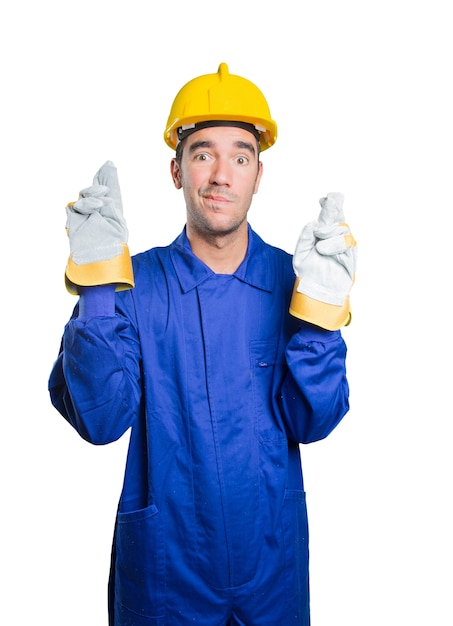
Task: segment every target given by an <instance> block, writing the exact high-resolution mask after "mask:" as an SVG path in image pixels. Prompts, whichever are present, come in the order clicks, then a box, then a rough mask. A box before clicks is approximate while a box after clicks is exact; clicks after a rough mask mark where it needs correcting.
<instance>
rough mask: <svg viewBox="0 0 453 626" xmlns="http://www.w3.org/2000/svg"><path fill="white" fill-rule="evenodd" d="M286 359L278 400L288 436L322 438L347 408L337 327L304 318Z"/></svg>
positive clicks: (343, 356) (310, 439) (343, 348)
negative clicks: (309, 321)
mask: <svg viewBox="0 0 453 626" xmlns="http://www.w3.org/2000/svg"><path fill="white" fill-rule="evenodd" d="M286 361H287V365H288V368H289V372H288V374H287V376H286V377H285V380H284V381H283V385H282V387H281V393H280V397H279V402H280V409H281V412H282V415H283V418H284V421H285V426H286V429H287V434H288V437H289V438H290V439H293V440H294V441H296V442H298V443H310V442H313V441H318V440H320V439H324V438H325V437H327V435H329V434H330V433H331V432H332V430H333V429H334V428H335V427H336V426H337V424H338V423H339V422H340V420H341V419H342V418H343V416H344V415H345V414H346V413H347V412H348V410H349V386H348V382H347V378H346V364H345V361H346V344H345V342H344V340H343V338H342V336H341V333H340V331H326V330H324V329H322V328H318V327H317V326H313V325H311V324H307V323H305V322H304V323H303V324H302V327H301V329H300V330H299V331H298V332H297V333H295V334H294V335H293V337H292V338H291V340H290V342H289V344H288V346H287V350H286Z"/></svg>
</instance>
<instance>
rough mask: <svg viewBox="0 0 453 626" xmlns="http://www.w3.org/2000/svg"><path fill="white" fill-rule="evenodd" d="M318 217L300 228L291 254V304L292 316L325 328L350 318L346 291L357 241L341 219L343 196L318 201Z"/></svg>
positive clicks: (343, 324) (332, 328)
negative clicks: (319, 210)
mask: <svg viewBox="0 0 453 626" xmlns="http://www.w3.org/2000/svg"><path fill="white" fill-rule="evenodd" d="M320 205H321V212H320V214H319V217H318V219H317V220H315V221H313V222H310V223H309V224H307V225H306V226H305V228H304V229H303V231H302V233H301V235H300V237H299V240H298V242H297V245H296V251H295V253H294V256H293V267H294V271H295V273H296V276H297V279H296V284H295V286H294V291H293V296H292V299H291V304H290V313H291V314H292V315H294V316H295V317H298V318H300V319H303V320H305V321H307V322H310V323H312V324H316V325H317V326H320V327H322V328H325V329H327V330H337V329H339V328H341V327H342V326H346V325H348V324H349V323H350V321H351V310H350V305H349V292H350V290H351V287H352V285H353V283H354V277H355V271H356V255H357V248H356V242H355V240H354V238H353V236H352V234H351V231H350V230H349V226H348V225H347V224H346V223H345V222H344V213H343V195H342V194H340V193H329V194H327V197H325V198H321V200H320Z"/></svg>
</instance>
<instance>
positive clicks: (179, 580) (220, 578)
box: [49, 63, 356, 626]
mask: <svg viewBox="0 0 453 626" xmlns="http://www.w3.org/2000/svg"><path fill="white" fill-rule="evenodd" d="M276 138H277V126H276V123H275V121H273V119H272V117H271V114H270V110H269V107H268V104H267V102H266V100H265V98H264V96H263V94H262V93H261V91H260V90H259V89H258V88H257V87H256V85H254V84H253V83H251V82H250V81H248V80H246V79H245V78H242V77H240V76H236V75H233V74H230V73H229V70H228V67H227V65H226V64H224V63H222V64H221V65H220V67H219V69H218V72H217V73H215V74H208V75H204V76H199V77H197V78H195V79H193V80H191V81H190V82H189V83H187V84H186V85H184V87H183V88H182V89H181V90H180V91H179V93H178V94H177V96H176V98H175V100H174V103H173V106H172V108H171V112H170V115H169V118H168V123H167V125H166V128H165V132H164V139H165V141H166V143H167V144H168V145H169V146H170V148H171V149H172V150H174V151H175V155H174V157H173V158H172V160H171V176H172V180H173V183H174V185H175V186H176V188H177V189H182V190H183V194H184V199H185V204H186V215H187V219H186V224H185V226H184V228H183V230H182V232H181V234H180V235H179V236H178V237H177V239H176V240H175V241H174V242H173V243H171V244H170V245H168V246H166V247H160V248H154V249H151V250H148V251H147V252H143V253H141V254H137V255H135V256H134V257H133V258H132V260H131V258H130V255H129V251H128V246H127V227H126V223H125V221H124V217H123V211H122V202H121V193H120V188H119V184H118V179H117V172H116V169H115V167H114V165H113V163H111V162H109V161H108V162H107V163H105V164H104V166H102V167H101V169H100V170H99V171H98V173H97V174H96V176H95V178H94V181H93V185H92V186H90V187H88V188H86V189H84V190H83V191H81V192H80V197H79V200H78V201H76V202H75V203H71V204H70V205H68V207H67V218H68V219H67V232H68V235H69V243H70V257H69V261H68V265H67V268H66V274H65V278H66V286H67V288H68V290H69V291H70V292H71V293H74V294H77V295H78V296H79V298H78V302H77V305H76V307H75V309H74V313H73V316H72V318H71V320H70V321H69V323H68V324H67V325H66V327H65V330H64V335H63V339H62V344H61V351H60V354H59V356H58V359H57V360H56V362H55V364H54V367H53V370H52V373H51V376H50V381H49V390H50V394H51V399H52V402H53V404H54V406H55V407H56V408H57V409H58V411H59V412H60V413H61V414H62V415H63V416H64V417H65V418H66V419H67V420H68V421H69V423H70V424H72V426H73V427H74V428H75V429H76V430H77V432H78V433H79V434H80V436H81V437H83V438H84V439H86V440H87V441H88V442H91V443H93V444H107V443H109V442H112V441H115V440H117V439H119V438H120V437H121V436H122V435H123V434H124V433H125V432H126V431H128V429H130V443H129V451H128V457H127V463H126V469H125V478H124V487H123V490H122V493H121V497H120V501H119V507H118V513H117V518H116V525H115V534H114V541H113V550H112V562H111V571H110V583H109V620H110V621H109V623H110V625H111V626H126V625H134V626H144V625H145V624H146V626H151V625H153V626H176V625H178V626H182V625H184V626H187V625H189V624H197V626H226V625H229V626H277V625H281V626H290V625H300V626H302V625H303V626H308V624H309V621H310V611H309V584H308V523H307V510H306V502H305V493H304V485H303V479H302V471H301V460H300V450H299V443H310V442H312V441H317V440H320V439H322V438H324V437H326V436H327V435H329V433H330V432H331V431H332V430H333V429H334V428H335V427H336V426H337V424H338V423H339V422H340V420H341V419H342V418H343V416H344V415H345V414H346V413H347V411H348V408H349V404H348V383H347V379H346V370H345V358H346V347H345V343H344V340H343V338H342V335H341V328H342V326H344V325H346V324H348V323H349V320H350V306H349V291H350V288H351V286H352V283H353V280H354V274H355V256H356V252H355V250H356V248H355V242H354V240H353V237H352V235H351V233H350V231H349V228H348V226H347V225H346V224H345V223H344V216H343V210H342V203H343V198H342V196H341V194H338V193H332V194H328V195H327V196H326V197H325V198H322V199H321V201H320V203H321V212H320V214H319V217H318V219H316V220H314V221H313V222H310V223H309V224H308V225H307V226H306V227H305V228H304V229H303V230H302V233H301V235H300V238H299V240H298V243H297V248H296V252H295V254H294V256H291V255H290V254H288V253H287V252H285V251H282V250H280V249H278V248H276V247H273V246H271V245H269V244H267V243H264V241H263V240H262V239H261V238H260V237H259V236H258V235H257V234H256V233H255V232H254V231H253V229H252V228H251V226H250V224H249V223H248V219H247V214H248V210H249V207H250V204H251V202H252V198H253V196H254V194H256V193H257V191H258V188H259V184H260V180H261V177H262V173H263V171H262V162H261V161H260V153H261V152H262V151H264V150H266V149H268V148H269V147H271V146H272V145H273V144H274V142H275V141H276Z"/></svg>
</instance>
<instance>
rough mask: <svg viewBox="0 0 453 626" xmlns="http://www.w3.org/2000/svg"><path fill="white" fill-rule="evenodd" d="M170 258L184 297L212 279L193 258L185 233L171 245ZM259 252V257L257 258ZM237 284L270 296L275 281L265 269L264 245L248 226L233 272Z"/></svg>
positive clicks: (198, 260) (268, 270)
mask: <svg viewBox="0 0 453 626" xmlns="http://www.w3.org/2000/svg"><path fill="white" fill-rule="evenodd" d="M170 252H171V258H172V261H173V265H174V268H175V271H176V274H177V276H178V280H179V283H180V285H181V289H182V291H183V292H184V293H185V292H187V291H190V290H191V289H193V288H194V287H197V286H198V285H200V284H201V283H202V282H203V281H204V280H206V279H207V278H209V277H211V276H213V275H214V272H213V271H212V270H211V269H210V268H209V267H208V266H207V265H205V264H204V263H203V261H201V260H200V259H199V258H198V257H196V256H195V255H194V253H193V252H192V249H191V247H190V243H189V240H188V238H187V234H186V229H185V227H184V230H183V231H182V233H181V234H180V235H179V237H177V239H175V241H174V242H173V244H172V245H171V250H170ZM257 252H259V254H257ZM232 276H235V277H236V278H237V279H238V280H241V281H242V282H244V283H247V284H249V285H251V286H252V287H256V288H257V289H263V290H264V291H269V292H271V291H272V289H273V283H274V281H275V277H273V276H272V272H271V271H270V268H269V258H268V251H267V248H266V246H265V244H264V241H263V240H262V239H261V238H260V237H259V236H258V235H257V234H256V233H255V232H254V231H253V230H252V228H251V227H250V224H249V225H248V246H247V253H246V255H245V258H244V260H243V261H242V263H241V264H240V266H239V267H238V268H237V270H236V271H235V272H233V274H232Z"/></svg>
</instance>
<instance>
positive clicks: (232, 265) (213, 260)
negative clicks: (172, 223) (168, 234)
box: [186, 223, 248, 274]
mask: <svg viewBox="0 0 453 626" xmlns="http://www.w3.org/2000/svg"><path fill="white" fill-rule="evenodd" d="M244 226H245V228H242V227H241V228H240V229H238V230H237V231H235V232H233V233H229V234H228V235H217V236H216V235H212V236H206V235H201V234H200V233H198V232H196V231H193V230H192V229H190V228H189V227H187V228H186V232H187V237H188V239H189V242H190V246H191V248H192V252H193V253H194V254H195V256H197V257H198V258H199V259H200V260H201V261H203V263H204V264H205V265H207V266H208V267H209V268H210V269H211V270H212V271H213V272H215V273H216V274H233V273H234V272H235V271H236V270H237V268H238V267H239V266H240V264H241V263H242V261H243V260H244V258H245V255H246V252H247V245H248V228H247V224H246V223H245V224H244Z"/></svg>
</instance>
